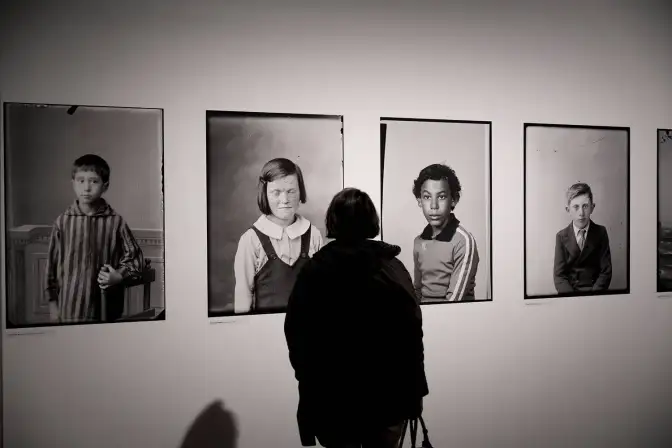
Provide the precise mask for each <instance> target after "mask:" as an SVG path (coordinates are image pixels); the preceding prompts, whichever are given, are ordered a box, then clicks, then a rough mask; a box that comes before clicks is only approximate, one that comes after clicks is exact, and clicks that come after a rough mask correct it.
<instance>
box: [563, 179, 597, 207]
mask: <svg viewBox="0 0 672 448" xmlns="http://www.w3.org/2000/svg"><path fill="white" fill-rule="evenodd" d="M584 194H585V195H587V196H588V198H589V199H590V202H591V203H592V202H593V191H592V190H591V189H590V185H588V184H586V183H583V182H577V183H575V184H574V185H572V186H571V187H569V188H568V189H567V205H569V203H570V202H572V199H574V198H575V197H577V196H583V195H584Z"/></svg>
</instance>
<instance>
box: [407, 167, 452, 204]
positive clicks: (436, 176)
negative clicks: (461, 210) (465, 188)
mask: <svg viewBox="0 0 672 448" xmlns="http://www.w3.org/2000/svg"><path fill="white" fill-rule="evenodd" d="M428 180H445V181H446V182H448V187H449V188H450V196H451V197H452V199H453V202H455V204H457V203H458V202H459V200H460V196H461V194H462V186H461V185H460V180H459V179H458V178H457V174H455V170H453V169H452V168H451V167H449V166H447V165H443V164H441V163H435V164H432V165H429V166H426V167H425V168H423V169H422V170H421V171H420V174H418V178H417V179H415V180H414V181H413V195H414V196H415V197H416V199H417V198H419V197H420V190H421V189H422V184H424V183H425V182H426V181H428ZM453 208H455V207H451V209H453Z"/></svg>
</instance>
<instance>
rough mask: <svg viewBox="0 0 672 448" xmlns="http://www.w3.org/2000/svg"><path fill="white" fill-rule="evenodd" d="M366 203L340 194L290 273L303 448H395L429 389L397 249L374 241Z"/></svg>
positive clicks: (348, 192) (415, 309) (291, 342)
mask: <svg viewBox="0 0 672 448" xmlns="http://www.w3.org/2000/svg"><path fill="white" fill-rule="evenodd" d="M379 222H380V220H379V217H378V213H377V212H376V208H375V206H374V204H373V202H372V201H371V198H370V197H369V196H368V194H366V193H365V192H363V191H360V190H358V189H355V188H346V189H344V190H342V191H341V192H339V193H338V194H336V196H334V198H333V199H332V201H331V204H330V205H329V208H328V210H327V215H326V227H327V238H333V241H331V242H329V243H328V244H327V245H325V246H323V247H322V248H321V249H320V250H319V251H318V252H317V253H315V255H314V256H313V257H312V258H311V259H310V260H309V261H308V262H307V263H306V265H305V267H304V268H303V269H302V270H301V272H300V273H299V275H298V277H297V279H296V283H295V284H294V288H293V290H292V293H291V295H290V298H289V303H288V307H287V311H286V316H285V326H284V330H285V337H286V341H287V346H288V350H289V360H290V362H291V365H292V367H293V368H294V372H295V377H296V379H297V381H298V389H299V405H298V411H297V422H298V428H299V434H300V437H301V443H302V445H303V446H315V445H316V441H319V443H320V444H321V445H322V446H324V447H327V448H346V447H347V448H350V447H364V448H368V447H377V448H386V447H390V448H391V447H397V445H398V442H399V440H400V437H401V432H402V429H403V424H404V422H405V421H406V420H408V419H413V418H417V417H419V416H420V414H421V413H422V399H423V397H424V396H426V395H428V393H429V389H428V385H427V379H426V376H425V369H424V346H423V330H422V314H421V310H420V305H419V300H418V299H417V298H416V296H415V292H414V289H413V281H412V279H411V276H410V273H409V272H408V271H407V270H406V268H405V267H404V265H403V264H402V262H401V261H400V260H399V259H398V258H397V256H398V255H399V253H400V252H401V249H400V248H399V246H394V245H390V244H387V243H384V242H381V241H375V240H373V238H375V237H376V236H377V235H378V234H379V232H380V223H379Z"/></svg>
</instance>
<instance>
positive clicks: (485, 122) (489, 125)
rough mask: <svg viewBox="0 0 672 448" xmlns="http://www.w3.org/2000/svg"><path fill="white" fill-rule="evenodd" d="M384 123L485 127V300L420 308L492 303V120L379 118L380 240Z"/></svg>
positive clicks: (385, 141)
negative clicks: (486, 256)
mask: <svg viewBox="0 0 672 448" xmlns="http://www.w3.org/2000/svg"><path fill="white" fill-rule="evenodd" d="M385 121H396V122H413V123H445V124H477V125H484V126H487V134H488V136H487V143H488V150H487V155H486V157H485V159H486V160H487V163H488V169H487V174H486V176H485V180H486V182H487V185H486V194H487V198H488V204H487V206H486V208H487V213H488V218H487V219H486V232H487V234H488V237H487V238H486V244H487V245H488V255H489V256H488V260H487V268H488V273H487V276H486V278H487V281H488V285H487V288H486V295H487V296H488V298H487V299H478V300H474V301H468V302H465V301H445V302H423V303H421V304H420V306H422V307H425V306H435V305H447V304H457V303H461V304H464V303H470V304H473V303H490V302H493V301H494V299H495V297H494V291H495V289H494V244H493V222H494V218H493V200H492V193H493V182H492V177H493V176H492V154H493V145H492V120H467V119H450V118H429V117H408V116H407V117H400V116H381V117H380V119H379V124H380V130H379V135H380V239H381V241H385V239H384V219H383V208H384V206H385V200H384V191H385V189H384V182H385V179H384V176H385V148H386V145H387V129H386V126H387V125H386V123H384V122H385Z"/></svg>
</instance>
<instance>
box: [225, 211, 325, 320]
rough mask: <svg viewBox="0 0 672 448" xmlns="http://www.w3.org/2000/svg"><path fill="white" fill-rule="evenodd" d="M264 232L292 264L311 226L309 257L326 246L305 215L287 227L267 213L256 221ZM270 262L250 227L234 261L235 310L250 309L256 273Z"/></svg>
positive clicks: (243, 236) (244, 310) (297, 256)
mask: <svg viewBox="0 0 672 448" xmlns="http://www.w3.org/2000/svg"><path fill="white" fill-rule="evenodd" d="M254 227H256V228H257V229H258V230H259V231H260V232H261V233H263V234H264V235H267V236H268V237H269V239H270V240H271V245H272V246H273V249H275V253H276V254H277V255H278V258H280V259H281V260H282V261H283V262H285V263H287V264H288V265H290V266H292V265H293V264H294V263H296V260H298V258H299V256H300V255H301V235H303V234H304V233H306V232H307V231H308V229H309V228H310V245H309V246H310V247H309V248H308V256H309V257H312V256H313V254H314V253H315V252H317V251H318V250H320V248H321V247H322V245H323V240H322V234H321V233H320V231H319V230H318V229H317V227H315V226H314V225H312V224H311V223H310V221H308V220H307V219H306V218H304V217H303V216H301V215H298V214H297V215H296V220H295V221H294V222H293V223H292V224H291V225H289V226H287V227H282V226H279V225H278V224H276V223H274V222H273V221H271V220H270V219H268V217H266V215H261V216H260V217H259V219H257V221H256V222H255V223H254ZM267 261H268V256H267V255H266V252H264V249H263V247H262V246H261V241H259V237H258V236H257V234H256V232H255V231H254V230H252V229H247V231H245V233H243V234H242V235H241V237H240V240H239V241H238V249H237V251H236V256H235V258H234V261H233V271H234V276H235V288H234V312H235V313H246V312H248V311H250V309H251V307H252V304H253V302H254V276H255V275H256V274H257V273H258V272H259V270H260V269H261V268H262V267H263V266H264V264H266V262H267Z"/></svg>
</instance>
